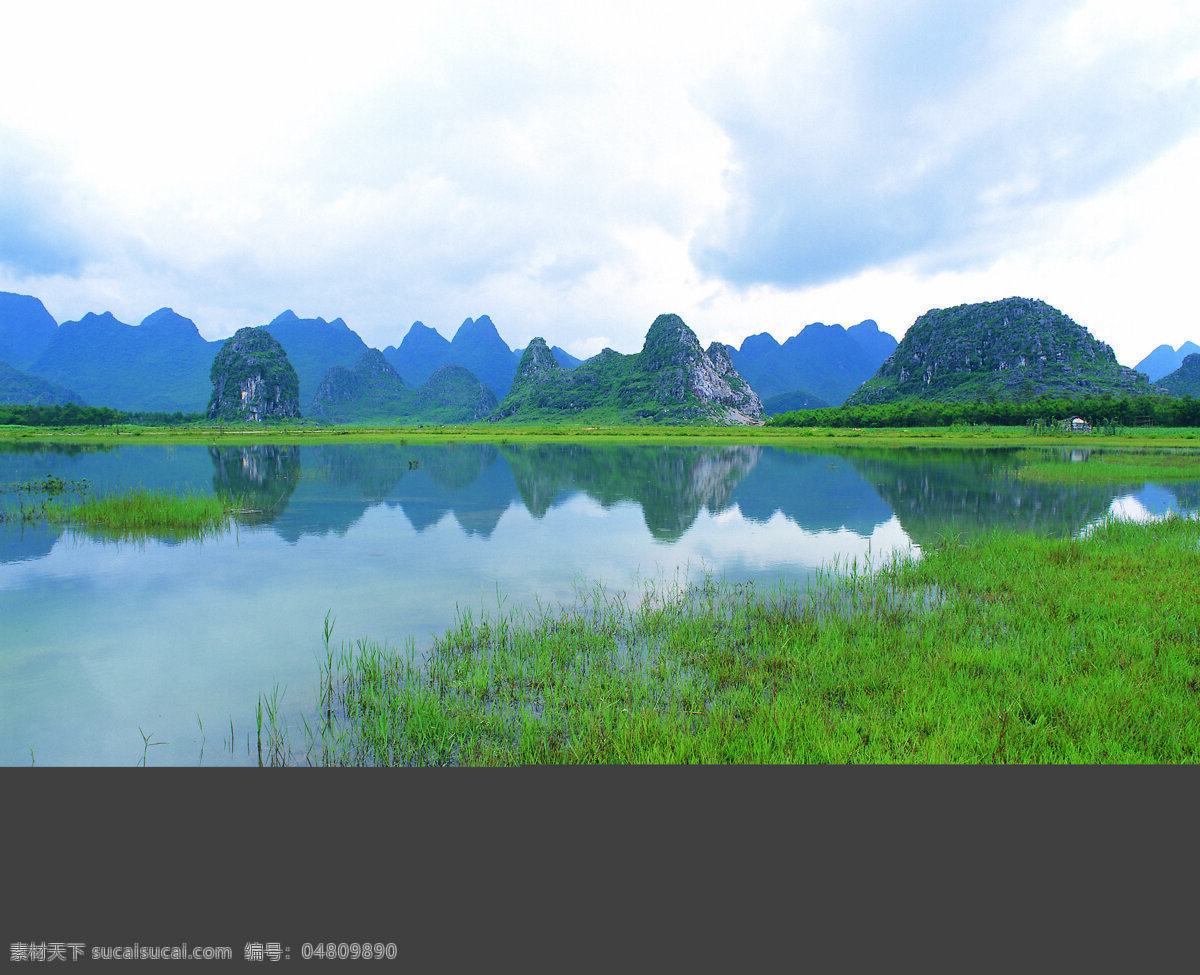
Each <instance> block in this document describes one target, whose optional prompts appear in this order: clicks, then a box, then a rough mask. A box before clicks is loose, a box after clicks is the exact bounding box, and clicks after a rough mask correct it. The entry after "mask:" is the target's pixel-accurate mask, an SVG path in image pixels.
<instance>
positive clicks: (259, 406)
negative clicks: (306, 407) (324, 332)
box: [208, 328, 300, 423]
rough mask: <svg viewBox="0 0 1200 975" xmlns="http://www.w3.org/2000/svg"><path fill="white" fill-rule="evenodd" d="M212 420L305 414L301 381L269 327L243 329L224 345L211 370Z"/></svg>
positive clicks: (209, 413) (258, 420)
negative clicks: (302, 412)
mask: <svg viewBox="0 0 1200 975" xmlns="http://www.w3.org/2000/svg"><path fill="white" fill-rule="evenodd" d="M209 376H210V380H211V382H212V397H211V398H210V399H209V402H208V418H209V419H210V420H245V421H248V422H255V423H258V422H261V421H263V420H283V419H293V418H296V417H299V416H300V402H299V391H300V381H299V379H298V378H297V376H296V370H295V369H294V368H293V367H292V364H291V362H289V361H288V356H287V353H286V352H285V351H284V348H283V345H282V344H281V343H280V342H279V340H278V339H276V338H275V337H274V336H273V335H272V334H271V333H270V332H268V331H267V330H266V329H263V328H240V329H238V330H237V331H236V332H235V333H234V334H233V337H232V338H230V339H229V340H228V341H226V342H225V344H224V345H222V346H221V351H220V352H218V353H217V355H216V357H215V358H214V359H213V362H212V368H211V370H210V372H209Z"/></svg>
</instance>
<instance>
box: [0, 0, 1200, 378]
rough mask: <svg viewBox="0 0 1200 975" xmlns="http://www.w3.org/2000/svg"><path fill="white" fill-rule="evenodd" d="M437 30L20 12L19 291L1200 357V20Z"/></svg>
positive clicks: (211, 314)
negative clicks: (999, 321) (1080, 342)
mask: <svg viewBox="0 0 1200 975" xmlns="http://www.w3.org/2000/svg"><path fill="white" fill-rule="evenodd" d="M435 8H436V5H435V4H432V3H429V2H428V0H425V2H422V3H419V4H416V3H413V4H409V3H400V2H389V3H358V2H354V0H342V2H341V3H338V4H336V5H335V4H330V3H328V2H322V3H305V2H296V0H291V2H287V3H270V2H255V0H237V2H235V3H224V2H213V0H208V2H205V3H203V4H201V3H193V2H178V3H174V2H173V3H162V2H159V0H156V2H152V3H131V2H119V0H106V2H103V3H96V2H86V3H73V2H59V0H41V2H39V3H36V4H34V3H24V4H9V5H6V7H5V13H4V20H5V34H6V43H5V45H4V47H5V52H4V56H3V57H2V58H0V290H4V291H15V292H18V293H22V294H33V295H36V296H37V297H39V298H41V299H42V301H43V302H44V303H45V305H46V307H47V308H48V309H49V311H50V313H51V314H52V315H53V316H54V317H55V318H56V319H57V320H59V321H60V322H62V321H69V320H74V319H78V318H80V317H81V316H82V315H84V314H85V313H87V312H89V311H95V312H101V311H112V312H113V313H114V314H115V315H116V316H117V317H118V318H120V319H121V320H122V321H125V322H129V323H137V322H140V321H141V319H142V318H144V317H145V316H146V315H148V314H150V313H151V312H152V311H154V310H156V309H158V308H160V307H163V306H170V307H172V308H174V309H175V310H176V311H177V312H179V313H180V314H183V315H186V316H187V317H188V318H191V319H192V320H193V321H195V322H196V324H197V326H198V327H199V329H200V331H201V333H202V334H204V335H205V337H206V338H223V337H225V336H228V335H230V334H232V333H233V331H235V330H236V329H237V328H239V327H241V326H243V325H261V324H264V323H265V322H267V321H269V320H270V319H272V318H273V317H275V315H277V314H278V313H279V312H280V311H282V310H284V309H285V308H291V309H293V310H294V311H295V312H296V313H297V314H298V315H300V316H301V317H317V316H320V317H324V318H327V319H332V318H335V317H338V316H341V317H342V318H344V319H345V320H346V322H347V323H348V324H349V325H350V327H351V328H353V329H354V330H355V331H357V332H358V333H359V334H360V335H361V336H362V337H363V339H364V340H365V341H366V342H367V343H368V344H369V345H373V346H375V347H378V348H383V347H384V346H386V345H389V344H398V343H399V342H400V340H401V339H402V338H403V336H404V334H405V332H407V330H408V328H409V326H410V325H411V324H412V323H413V322H414V321H417V320H420V321H423V322H425V324H427V325H431V326H433V327H435V328H437V329H438V331H440V332H441V333H442V334H443V335H445V336H446V337H451V336H452V335H453V334H454V332H455V330H456V329H457V327H458V325H459V324H460V323H461V322H462V321H463V319H464V318H467V317H473V318H474V317H478V316H480V315H484V314H487V315H490V316H491V318H492V320H493V321H494V322H495V323H496V325H497V327H498V328H499V330H500V333H501V335H503V336H504V338H505V339H506V340H507V341H508V342H509V344H510V345H513V346H520V345H524V344H525V343H526V342H527V341H528V340H529V339H530V338H531V337H532V336H534V335H541V336H544V337H545V338H546V339H547V340H549V341H550V342H551V343H552V344H557V345H561V346H563V347H564V348H566V349H567V350H568V351H570V352H572V353H574V354H575V355H577V356H581V357H583V356H587V355H591V354H594V353H596V352H598V351H599V350H600V349H601V348H603V347H604V346H611V347H612V348H615V349H617V350H618V351H621V352H636V351H638V350H639V349H640V348H641V343H642V339H643V337H644V335H645V332H646V330H647V328H648V327H649V325H650V322H651V321H652V320H653V319H654V317H655V316H656V315H657V314H659V313H661V312H676V313H678V314H680V315H682V316H683V318H684V320H685V321H686V322H687V323H688V324H689V325H690V326H691V327H692V328H693V330H694V331H695V332H696V333H697V334H698V335H699V337H700V339H701V341H702V342H704V343H705V344H707V343H708V342H710V341H712V340H714V339H717V340H722V341H727V342H731V343H733V344H740V342H741V340H742V339H743V338H744V337H745V336H747V335H750V334H754V333H757V332H762V331H767V332H770V333H772V334H773V335H775V337H776V338H778V339H780V340H781V341H782V340H783V339H785V338H787V337H788V336H790V335H794V334H796V333H797V332H799V331H800V329H801V328H803V327H804V325H806V324H808V323H810V322H814V321H821V322H825V323H827V324H832V323H835V322H837V323H841V324H844V325H851V324H854V323H855V322H858V321H861V320H862V319H865V318H874V319H875V320H876V321H877V322H878V323H879V325H880V327H881V328H883V329H884V330H885V331H889V332H891V333H892V334H893V335H895V336H896V337H897V338H899V337H901V336H902V335H903V333H904V331H905V330H906V329H907V328H908V326H909V325H911V324H912V322H913V320H914V319H915V318H916V317H917V316H918V315H920V314H921V313H922V312H924V311H926V310H928V309H930V308H935V307H945V306H948V305H955V304H960V303H963V302H974V301H986V300H992V299H997V298H1004V297H1008V296H1010V295H1022V296H1026V297H1036V298H1043V299H1045V300H1046V301H1048V302H1049V303H1050V304H1052V305H1054V306H1056V307H1058V308H1059V309H1061V310H1062V311H1064V312H1066V313H1067V314H1068V315H1070V316H1071V317H1072V318H1074V319H1075V320H1076V321H1077V322H1079V323H1080V324H1082V325H1084V326H1086V327H1087V328H1088V329H1089V330H1090V331H1091V332H1092V334H1093V335H1095V336H1096V337H1097V338H1099V339H1102V340H1103V341H1106V342H1108V343H1110V344H1111V345H1112V346H1113V347H1114V349H1115V350H1116V352H1117V356H1118V358H1119V359H1120V361H1121V362H1123V363H1125V364H1126V365H1133V364H1134V363H1136V362H1137V361H1138V360H1140V359H1141V358H1142V357H1143V356H1145V355H1146V354H1147V353H1148V352H1150V351H1151V350H1152V349H1153V348H1154V347H1155V346H1156V345H1158V344H1160V343H1163V342H1166V343H1169V344H1171V345H1173V346H1178V345H1179V344H1181V343H1182V342H1184V341H1186V340H1193V341H1200V314H1198V312H1197V303H1196V297H1195V288H1194V287H1193V281H1194V278H1195V275H1196V270H1195V269H1196V265H1197V256H1198V254H1200V247H1198V246H1197V241H1196V232H1197V231H1196V228H1197V227H1200V188H1198V183H1200V180H1198V179H1197V174H1200V3H1198V2H1197V0H1175V2H1172V0H1139V2H1137V3H1132V2H1129V0H1114V2H1108V0H1103V2H1088V0H1034V2H1024V0H996V2H990V0H983V2H980V0H952V2H934V0H911V2H909V0H814V2H808V3H805V2H800V0H790V2H784V3H779V2H777V3H765V4H760V3H756V2H754V0H740V2H738V3H729V2H727V0H722V2H721V3H714V4H708V3H704V2H689V3H683V4H675V3H656V2H654V0H638V2H630V3H624V2H612V0H607V2H605V3H603V4H588V5H583V4H578V5H568V4H565V3H563V4H552V3H521V2H515V0H507V2H504V3H494V4H473V3H461V2H460V3H455V4H448V5H446V7H444V8H440V9H435Z"/></svg>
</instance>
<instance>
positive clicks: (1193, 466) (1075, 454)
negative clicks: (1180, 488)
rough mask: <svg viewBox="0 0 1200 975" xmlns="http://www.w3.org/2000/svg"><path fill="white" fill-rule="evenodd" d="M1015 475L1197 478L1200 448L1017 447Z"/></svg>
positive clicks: (1067, 479)
mask: <svg viewBox="0 0 1200 975" xmlns="http://www.w3.org/2000/svg"><path fill="white" fill-rule="evenodd" d="M1013 460H1014V463H1015V464H1016V465H1017V466H1016V475H1017V477H1019V478H1020V479H1021V480H1023V481H1037V482H1042V483H1094V484H1139V485H1140V484H1143V483H1144V482H1146V481H1200V451H1196V450H1174V451H1171V452H1164V451H1163V450H1162V449H1161V448H1160V449H1158V450H1156V451H1155V452H1147V451H1137V450H1120V451H1110V450H1088V449H1076V450H1073V451H1070V452H1064V453H1062V454H1061V455H1060V456H1057V457H1048V456H1047V454H1046V452H1045V451H1034V450H1023V451H1018V452H1017V454H1016V455H1015V456H1014V458H1013Z"/></svg>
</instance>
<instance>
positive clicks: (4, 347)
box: [0, 291, 58, 370]
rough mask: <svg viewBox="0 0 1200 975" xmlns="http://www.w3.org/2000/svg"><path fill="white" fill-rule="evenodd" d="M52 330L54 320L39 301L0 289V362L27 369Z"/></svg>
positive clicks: (52, 335) (55, 328)
mask: <svg viewBox="0 0 1200 975" xmlns="http://www.w3.org/2000/svg"><path fill="white" fill-rule="evenodd" d="M56 331H58V322H56V321H55V320H54V318H53V316H52V315H51V314H50V313H49V312H48V311H46V306H45V305H43V304H42V303H41V301H40V300H38V299H37V298H34V297H32V296H31V295H17V294H13V293H12V292H10V291H0V362H6V363H8V364H9V365H10V366H12V367H13V368H14V369H20V370H27V369H28V368H29V367H30V366H31V365H33V363H34V362H35V361H36V360H37V357H38V356H39V355H41V354H42V353H43V352H44V351H45V350H46V346H47V345H49V344H50V340H51V339H52V338H54V333H55V332H56Z"/></svg>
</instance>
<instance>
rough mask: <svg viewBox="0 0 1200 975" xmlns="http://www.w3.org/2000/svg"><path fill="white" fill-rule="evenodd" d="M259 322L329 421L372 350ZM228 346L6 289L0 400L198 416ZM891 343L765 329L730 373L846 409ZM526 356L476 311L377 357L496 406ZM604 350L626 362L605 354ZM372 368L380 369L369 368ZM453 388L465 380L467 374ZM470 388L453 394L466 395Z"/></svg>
mask: <svg viewBox="0 0 1200 975" xmlns="http://www.w3.org/2000/svg"><path fill="white" fill-rule="evenodd" d="M261 327H262V328H263V329H264V330H265V331H267V332H269V333H270V334H271V335H273V336H274V337H275V338H276V339H277V340H278V341H279V343H280V345H282V346H283V348H284V350H285V351H286V353H287V356H288V359H289V361H290V362H291V364H292V366H293V368H294V369H295V370H296V374H297V376H298V378H299V383H300V392H299V405H300V410H301V413H302V414H304V415H310V414H311V415H313V416H314V417H318V418H320V417H328V416H330V415H331V414H330V413H329V411H328V409H327V407H328V406H329V391H328V390H327V391H326V395H325V397H324V398H323V403H324V405H323V406H319V405H318V404H317V403H316V402H315V401H316V398H317V394H318V391H319V389H320V387H321V385H322V383H323V381H324V380H325V379H326V376H327V374H328V373H329V371H330V369H334V368H337V369H340V370H344V371H345V374H344V375H340V376H338V375H335V376H334V382H335V385H337V383H338V382H340V383H341V387H340V388H341V389H342V393H343V394H344V393H345V391H346V388H345V381H346V375H349V374H352V373H353V372H354V370H355V368H356V367H357V366H358V365H359V364H360V363H361V362H362V361H363V356H364V355H365V354H366V353H367V352H368V351H370V350H369V349H368V346H367V344H366V343H365V342H364V341H363V340H362V338H361V337H360V336H359V335H358V334H357V333H356V332H354V330H353V329H351V328H350V327H349V326H348V325H347V324H346V322H345V321H344V320H342V319H341V318H335V319H333V320H332V321H326V320H325V319H324V318H300V317H299V316H297V315H296V314H295V312H293V311H291V310H290V309H289V310H287V311H284V312H282V313H281V314H280V315H278V316H277V317H275V318H274V319H272V320H271V321H270V322H268V323H267V324H265V325H263V326H261ZM225 341H226V340H215V341H209V340H206V339H204V338H203V337H202V336H201V335H200V332H199V330H198V329H197V328H196V325H195V323H194V322H193V321H192V320H191V319H188V318H185V317H183V316H182V315H179V314H178V313H176V312H175V311H174V310H173V309H171V308H160V309H159V310H158V311H155V312H154V313H153V314H151V315H148V316H147V317H146V318H144V319H143V320H142V322H141V323H140V324H138V325H130V324H127V323H125V322H121V321H119V320H118V319H117V318H115V317H114V316H113V315H112V313H110V312H104V313H103V314H92V313H89V314H87V315H84V316H83V318H81V319H80V320H79V321H75V322H65V323H63V324H61V325H60V324H58V323H57V322H55V320H54V318H53V317H52V316H51V315H50V313H49V312H48V311H47V310H46V308H45V306H44V305H43V304H42V302H41V301H40V300H39V299H38V298H36V297H33V296H30V295H18V294H11V293H7V292H0V363H2V364H4V366H5V367H6V368H3V369H0V403H35V404H53V403H68V402H75V403H86V404H90V405H93V406H109V407H112V408H114V409H119V410H125V411H130V412H142V411H145V412H176V411H178V412H184V413H201V412H204V411H205V409H206V406H207V404H208V402H209V397H210V395H211V393H212V385H211V379H210V376H209V371H210V368H211V366H212V363H213V359H214V358H215V357H216V355H217V353H218V352H219V351H220V349H221V348H222V346H223V345H224V344H225ZM895 346H896V340H895V339H894V338H893V337H892V336H890V335H887V334H886V333H883V332H880V331H879V329H878V327H877V326H876V324H875V323H874V322H873V321H865V322H862V323H860V324H859V325H855V326H853V327H851V328H849V329H846V328H843V327H842V326H841V325H830V326H826V325H823V324H821V323H819V322H817V323H813V324H812V325H809V326H807V327H806V328H804V329H803V331H802V332H800V333H799V334H798V335H796V336H793V337H792V338H789V339H787V341H785V342H784V343H783V344H782V345H780V343H778V342H777V341H776V340H775V339H774V338H772V337H771V336H770V335H769V334H768V333H765V332H764V333H760V334H758V335H754V336H750V337H748V338H747V339H745V340H744V341H743V342H742V344H741V348H734V347H733V346H727V347H725V348H726V352H727V353H728V356H729V359H730V361H731V368H732V369H733V370H735V371H736V372H737V373H738V374H739V376H740V378H741V380H743V381H745V382H746V383H747V384H748V385H749V387H750V388H751V389H752V390H754V391H755V392H756V393H758V391H759V388H760V387H761V388H762V389H763V390H764V391H765V392H764V393H763V394H760V395H765V396H779V397H782V398H781V399H780V400H779V402H780V404H781V405H780V408H785V407H786V408H795V407H798V406H820V405H825V404H836V403H839V402H841V400H842V399H843V398H844V397H845V396H846V394H847V393H848V392H850V391H851V390H852V389H854V388H855V387H856V386H857V384H858V383H859V382H861V381H862V379H863V378H866V377H867V376H869V375H870V374H871V372H872V371H873V370H874V368H875V366H877V365H878V364H879V362H881V361H882V360H883V358H885V357H886V355H887V354H888V352H890V350H891V349H894V348H895ZM548 348H549V352H550V355H551V356H552V357H553V359H554V361H555V362H556V363H557V365H558V366H559V367H560V368H562V369H564V370H571V369H574V368H577V367H578V366H580V365H581V363H582V362H583V360H580V359H578V358H576V357H574V356H572V355H570V354H569V353H568V352H566V351H565V350H564V349H562V348H561V347H559V346H557V345H554V346H549V347H548ZM525 351H526V350H525V349H520V348H518V349H513V348H510V347H509V346H508V344H507V343H506V342H505V341H504V339H503V338H501V336H500V334H499V332H498V330H497V328H496V326H495V324H494V323H493V321H492V320H491V318H490V317H489V316H487V315H481V316H479V317H478V318H474V319H472V318H467V319H465V320H464V321H463V323H462V325H461V326H459V328H458V330H457V331H456V332H455V334H454V337H453V338H452V339H447V338H445V337H444V336H442V335H440V334H439V333H438V331H437V330H436V329H434V328H430V327H429V326H427V325H425V324H423V323H422V322H419V321H418V322H414V323H413V325H412V326H411V328H410V329H409V330H408V332H407V334H406V335H405V336H404V338H403V340H402V341H401V342H400V344H399V345H398V346H393V345H389V346H387V347H386V348H385V349H383V351H382V357H383V359H384V360H385V361H386V362H387V363H388V364H390V366H391V367H392V368H393V369H394V370H395V372H396V373H397V375H398V378H399V379H400V380H401V382H402V383H403V386H404V387H405V388H406V389H407V390H408V391H409V393H414V392H415V391H416V390H418V389H419V388H420V387H421V386H422V385H423V384H424V383H425V382H426V381H428V380H429V378H430V377H431V376H433V375H434V373H435V372H437V371H438V370H439V369H441V368H442V367H444V366H448V365H454V366H460V367H462V368H463V369H465V370H467V371H468V372H469V373H470V374H471V380H472V381H475V380H478V381H481V382H482V383H483V384H484V385H485V386H487V388H488V389H489V390H490V391H491V393H492V394H493V395H494V396H495V398H496V400H497V402H499V401H501V400H503V399H504V398H505V397H506V396H507V395H508V394H509V392H510V390H511V388H512V383H513V379H514V377H515V376H516V374H517V368H518V366H519V365H520V363H521V360H522V357H523V356H524V354H525ZM609 353H611V355H619V353H615V352H612V350H606V353H604V354H606V355H607V354H609ZM593 358H597V357H593ZM589 361H590V360H589ZM377 367H378V363H377V362H376V363H374V366H373V367H372V366H371V365H370V364H368V365H364V366H363V367H362V368H363V369H366V370H368V371H369V370H370V368H376V369H377ZM360 371H361V370H360ZM447 375H448V376H449V377H451V378H454V377H455V376H456V375H457V374H454V373H450V374H447ZM443 378H445V377H443ZM388 381H390V380H388ZM457 381H458V382H459V383H462V382H465V380H463V377H461V376H457ZM368 385H369V384H368ZM441 385H444V384H441V383H439V386H441ZM469 386H470V383H469V382H468V383H466V385H465V386H462V387H461V388H459V389H458V390H457V392H456V393H455V394H454V396H452V397H451V398H452V399H454V398H455V397H462V396H468V392H467V388H468V387H469ZM364 389H366V387H365V386H363V385H362V384H361V383H359V388H358V391H357V392H356V394H355V396H356V398H357V400H359V401H362V397H363V396H364V395H365V394H364V392H363V390H364ZM443 392H445V390H443ZM469 395H470V396H474V395H476V394H475V393H470V394H469ZM455 402H458V400H457V399H455ZM460 405H461V404H460ZM314 406H318V408H317V409H316V410H315V412H314V410H313V407H314ZM456 408H457V407H456ZM472 409H474V407H472ZM364 410H365V411H366V412H365V413H364V412H363V411H364ZM768 412H769V411H768ZM333 413H334V414H336V415H339V416H350V415H364V416H365V415H368V414H369V415H372V416H376V417H380V416H386V415H389V414H387V412H386V409H385V404H384V403H376V404H374V405H373V406H369V405H365V404H364V402H358V404H357V405H352V404H350V403H349V402H348V401H343V402H342V403H341V404H340V405H339V406H338V408H337V409H335V410H334V411H333Z"/></svg>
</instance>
